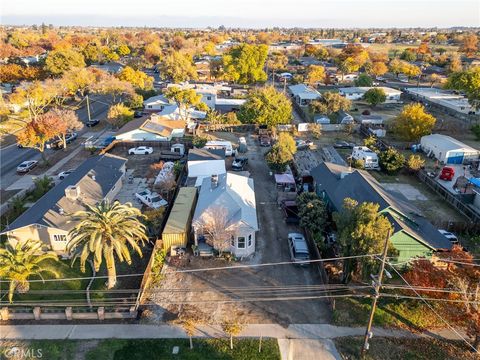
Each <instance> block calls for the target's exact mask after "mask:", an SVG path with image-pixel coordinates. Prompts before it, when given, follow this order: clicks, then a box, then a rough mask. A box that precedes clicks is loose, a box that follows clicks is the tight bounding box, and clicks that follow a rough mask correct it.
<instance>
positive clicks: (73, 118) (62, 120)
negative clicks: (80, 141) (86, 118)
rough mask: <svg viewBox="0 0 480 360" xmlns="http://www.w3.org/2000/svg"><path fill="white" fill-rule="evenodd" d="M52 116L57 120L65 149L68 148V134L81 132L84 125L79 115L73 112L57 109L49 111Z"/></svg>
mask: <svg viewBox="0 0 480 360" xmlns="http://www.w3.org/2000/svg"><path fill="white" fill-rule="evenodd" d="M49 113H52V116H55V117H56V118H57V124H58V127H57V130H58V133H59V137H60V139H61V140H62V142H63V148H64V149H66V148H67V140H66V137H67V134H68V133H70V132H73V131H77V130H81V129H82V128H83V123H82V122H81V121H80V120H79V119H78V116H77V114H76V113H75V111H73V110H69V109H59V108H55V109H52V110H50V111H49Z"/></svg>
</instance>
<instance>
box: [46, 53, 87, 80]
mask: <svg viewBox="0 0 480 360" xmlns="http://www.w3.org/2000/svg"><path fill="white" fill-rule="evenodd" d="M45 67H46V69H47V70H48V71H49V72H50V73H52V74H53V75H61V74H63V73H64V72H65V71H68V70H70V69H72V68H76V67H85V59H84V58H83V55H82V54H80V53H79V52H77V51H75V50H72V49H65V50H53V51H51V52H50V53H49V54H48V56H47V58H46V59H45Z"/></svg>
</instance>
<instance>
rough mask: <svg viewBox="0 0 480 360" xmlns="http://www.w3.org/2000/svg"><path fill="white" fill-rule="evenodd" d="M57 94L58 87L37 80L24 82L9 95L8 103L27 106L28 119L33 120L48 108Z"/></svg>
mask: <svg viewBox="0 0 480 360" xmlns="http://www.w3.org/2000/svg"><path fill="white" fill-rule="evenodd" d="M57 96H58V89H57V88H56V87H53V86H44V84H42V83H41V82H39V81H34V82H33V83H30V84H25V85H24V86H21V87H19V88H17V89H16V91H15V92H14V93H13V94H11V95H10V98H9V100H10V103H12V104H16V105H18V106H20V107H27V109H28V114H29V117H30V120H35V119H37V118H38V116H40V115H41V114H43V113H45V112H46V111H47V110H48V107H49V106H50V105H51V104H52V103H53V102H54V101H55V98H56V97H57Z"/></svg>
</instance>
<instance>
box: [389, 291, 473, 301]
mask: <svg viewBox="0 0 480 360" xmlns="http://www.w3.org/2000/svg"><path fill="white" fill-rule="evenodd" d="M380 295H381V296H386V297H393V298H396V299H414V300H429V301H443V302H451V303H462V304H480V301H469V300H460V299H442V298H425V297H424V298H422V299H419V298H418V296H408V295H397V294H389V293H381V294H380Z"/></svg>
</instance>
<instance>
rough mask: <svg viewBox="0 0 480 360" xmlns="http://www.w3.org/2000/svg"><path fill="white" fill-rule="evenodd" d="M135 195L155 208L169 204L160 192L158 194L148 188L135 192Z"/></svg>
mask: <svg viewBox="0 0 480 360" xmlns="http://www.w3.org/2000/svg"><path fill="white" fill-rule="evenodd" d="M135 197H136V198H137V199H138V200H140V202H142V203H144V204H145V205H147V206H148V207H151V208H154V209H158V208H160V207H162V206H166V205H167V204H168V202H167V201H166V200H164V199H163V198H162V197H161V196H160V195H159V194H157V193H156V192H152V191H150V190H148V189H145V190H143V191H141V192H139V193H135Z"/></svg>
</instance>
